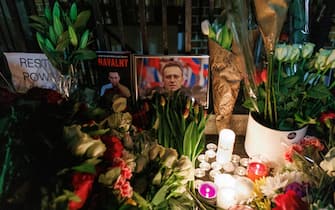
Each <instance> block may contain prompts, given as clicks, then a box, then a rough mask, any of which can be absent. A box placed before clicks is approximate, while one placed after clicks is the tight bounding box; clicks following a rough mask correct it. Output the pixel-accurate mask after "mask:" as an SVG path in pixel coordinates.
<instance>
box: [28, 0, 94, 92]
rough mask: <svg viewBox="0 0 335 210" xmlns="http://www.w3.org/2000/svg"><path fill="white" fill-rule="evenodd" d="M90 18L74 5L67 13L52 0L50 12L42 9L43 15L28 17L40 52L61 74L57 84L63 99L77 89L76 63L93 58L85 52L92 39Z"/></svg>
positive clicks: (90, 52)
mask: <svg viewBox="0 0 335 210" xmlns="http://www.w3.org/2000/svg"><path fill="white" fill-rule="evenodd" d="M90 16H91V11H90V10H83V11H81V12H79V13H78V8H77V4H76V2H73V3H72V4H71V5H70V8H69V10H67V11H66V10H64V9H63V8H62V7H61V6H60V4H59V3H58V1H55V3H54V5H53V7H52V10H51V8H50V7H45V9H44V16H37V15H32V16H30V19H31V27H32V28H34V29H35V30H36V38H37V42H38V44H39V46H40V48H41V50H42V51H43V53H45V55H46V56H47V57H48V59H49V61H50V62H51V63H52V65H53V66H54V67H55V68H56V69H57V70H58V71H59V72H60V73H61V78H60V79H59V81H58V78H56V83H57V84H58V85H59V86H60V88H59V89H60V90H62V91H63V93H64V94H65V95H66V96H69V94H70V93H71V92H72V91H73V90H74V88H76V85H77V78H76V77H77V74H76V73H77V72H76V71H77V65H78V64H79V62H80V61H83V60H89V59H94V58H95V57H96V53H95V51H92V50H90V49H88V46H89V44H90V43H91V41H90V39H91V37H92V36H91V31H90V29H89V28H87V23H88V21H89V18H90Z"/></svg>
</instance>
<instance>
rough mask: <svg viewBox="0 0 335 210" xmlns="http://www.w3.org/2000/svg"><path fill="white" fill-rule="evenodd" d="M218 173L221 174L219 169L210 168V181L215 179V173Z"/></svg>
mask: <svg viewBox="0 0 335 210" xmlns="http://www.w3.org/2000/svg"><path fill="white" fill-rule="evenodd" d="M219 174H221V171H220V170H211V171H210V172H209V178H210V179H211V180H212V181H214V180H215V177H216V176H217V175H219Z"/></svg>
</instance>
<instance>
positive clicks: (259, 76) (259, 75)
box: [255, 69, 268, 86]
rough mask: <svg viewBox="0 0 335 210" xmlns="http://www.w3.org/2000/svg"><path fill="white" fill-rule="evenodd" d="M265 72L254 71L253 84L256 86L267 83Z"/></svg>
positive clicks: (264, 70) (263, 70)
mask: <svg viewBox="0 0 335 210" xmlns="http://www.w3.org/2000/svg"><path fill="white" fill-rule="evenodd" d="M267 74H268V73H267V70H266V69H262V70H261V71H256V74H255V84H256V86H258V85H260V84H262V83H265V82H266V81H267V77H268V76H267Z"/></svg>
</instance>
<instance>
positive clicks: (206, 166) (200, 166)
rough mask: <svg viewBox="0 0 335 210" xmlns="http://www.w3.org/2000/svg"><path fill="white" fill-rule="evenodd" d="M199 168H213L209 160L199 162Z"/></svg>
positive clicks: (206, 169)
mask: <svg viewBox="0 0 335 210" xmlns="http://www.w3.org/2000/svg"><path fill="white" fill-rule="evenodd" d="M199 168H201V169H202V170H204V171H208V170H209V169H211V164H209V163H207V162H202V163H200V164H199Z"/></svg>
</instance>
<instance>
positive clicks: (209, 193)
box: [198, 182, 217, 199]
mask: <svg viewBox="0 0 335 210" xmlns="http://www.w3.org/2000/svg"><path fill="white" fill-rule="evenodd" d="M198 192H199V194H200V195H201V196H202V197H203V198H206V199H213V198H216V195H217V187H216V185H215V184H214V183H213V182H203V183H201V184H200V185H199V188H198Z"/></svg>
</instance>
